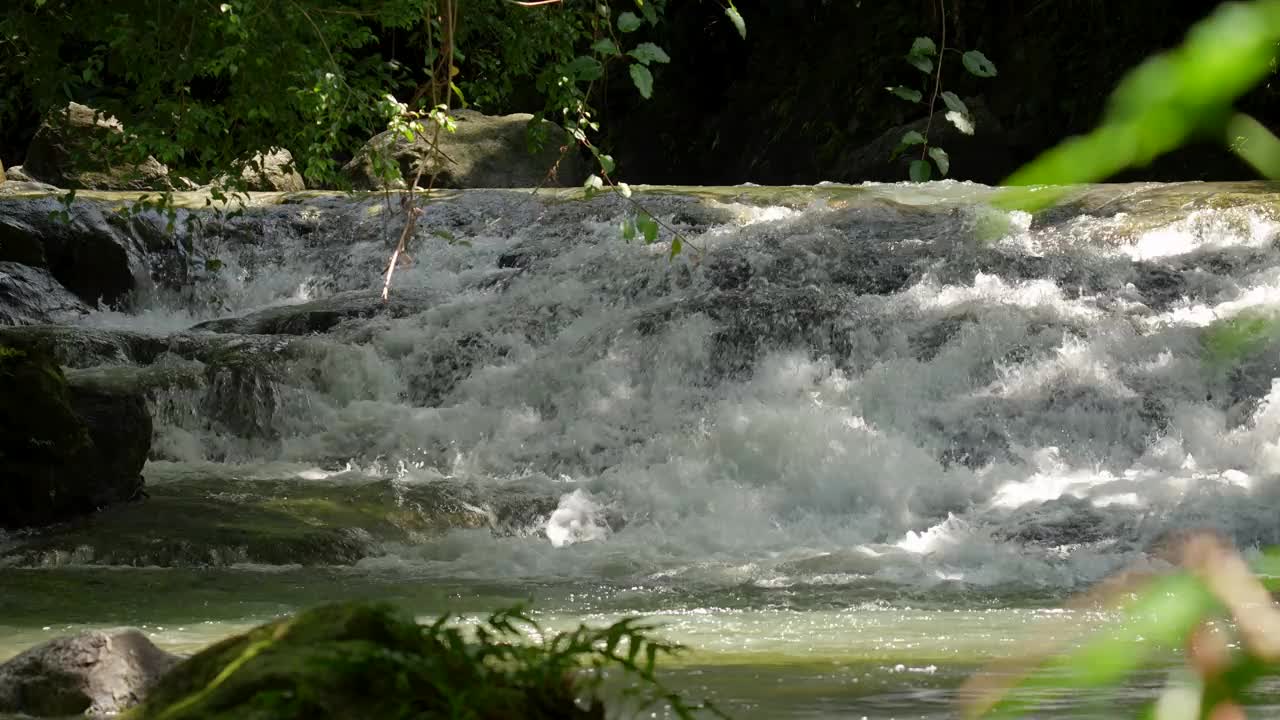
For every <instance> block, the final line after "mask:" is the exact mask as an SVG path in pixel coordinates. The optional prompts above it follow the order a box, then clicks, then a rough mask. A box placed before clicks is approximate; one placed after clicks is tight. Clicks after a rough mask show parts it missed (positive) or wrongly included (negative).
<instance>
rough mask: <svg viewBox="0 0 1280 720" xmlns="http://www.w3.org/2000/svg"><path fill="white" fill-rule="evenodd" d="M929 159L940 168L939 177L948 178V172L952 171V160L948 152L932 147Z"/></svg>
mask: <svg viewBox="0 0 1280 720" xmlns="http://www.w3.org/2000/svg"><path fill="white" fill-rule="evenodd" d="M929 157H931V158H933V164H934V165H937V166H938V175H940V176H942V177H946V176H947V171H948V170H950V169H951V158H950V157H947V151H946V150H943V149H942V148H940V147H931V148H929Z"/></svg>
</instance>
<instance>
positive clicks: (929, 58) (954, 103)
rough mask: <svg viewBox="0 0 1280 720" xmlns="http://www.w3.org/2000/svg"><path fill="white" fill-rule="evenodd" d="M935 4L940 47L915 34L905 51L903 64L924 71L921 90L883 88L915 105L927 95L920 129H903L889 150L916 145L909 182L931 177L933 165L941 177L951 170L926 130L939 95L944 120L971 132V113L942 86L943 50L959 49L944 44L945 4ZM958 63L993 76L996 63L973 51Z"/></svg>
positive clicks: (944, 153) (975, 73) (896, 152)
mask: <svg viewBox="0 0 1280 720" xmlns="http://www.w3.org/2000/svg"><path fill="white" fill-rule="evenodd" d="M939 7H940V8H941V10H942V13H941V17H942V41H941V46H939V44H938V43H935V42H934V41H933V39H932V38H928V37H918V38H916V39H915V40H914V41H913V42H912V43H911V50H910V51H908V52H907V54H906V61H907V64H908V65H911V66H912V67H914V68H915V69H917V70H919V71H920V72H921V73H923V74H924V77H925V80H924V90H923V91H921V90H917V89H915V88H911V87H907V86H906V85H897V86H894V87H888V88H885V89H886V90H888V91H889V92H890V93H892V94H894V95H895V96H897V97H899V98H901V99H903V100H906V101H907V102H911V103H917V104H921V103H923V102H924V98H925V94H926V93H928V95H929V103H928V113H929V114H928V118H929V119H928V121H927V124H926V125H925V130H924V132H923V133H922V132H919V131H917V130H911V131H908V132H906V133H905V134H903V136H902V140H901V141H900V142H899V143H898V147H897V148H896V149H895V150H894V151H893V157H894V158H896V157H898V156H899V155H901V154H902V153H904V152H907V151H908V150H911V149H912V148H914V147H915V146H917V145H918V146H919V147H920V157H919V158H918V159H916V160H912V161H911V165H910V168H909V174H910V177H911V180H912V182H927V181H928V180H929V178H930V177H932V176H933V168H934V167H936V168H937V169H938V174H939V175H940V176H941V177H946V176H947V173H948V172H950V170H951V158H950V156H948V155H947V151H946V150H944V149H942V148H941V147H938V146H937V145H932V144H930V143H929V131H930V130H931V129H932V127H933V108H934V106H935V104H936V103H937V101H938V99H939V98H941V99H942V102H943V104H945V105H946V106H947V112H946V114H945V115H944V117H946V119H947V121H948V122H950V123H951V124H952V125H955V126H956V129H957V130H959V131H960V132H962V133H964V134H965V135H972V134H973V132H974V121H973V114H972V113H970V112H969V108H968V106H966V105H965V103H964V101H963V100H961V99H960V97H959V96H958V95H956V94H955V93H953V92H950V91H945V90H943V89H942V66H943V62H944V60H945V58H946V53H947V51H948V50H952V51H953V52H959V51H957V50H955V49H954V48H948V47H947V13H946V7H945V6H944V5H943V4H942V2H941V0H940V3H939ZM960 64H961V65H962V66H963V67H964V69H965V70H966V71H968V72H969V74H971V75H973V76H975V77H980V78H990V77H995V76H996V66H995V65H994V64H993V63H992V62H991V61H990V60H988V59H987V56H986V55H983V54H982V53H981V52H979V51H977V50H969V51H966V52H964V53H961V55H960ZM930 160H932V161H933V164H932V165H930V163H929V161H930Z"/></svg>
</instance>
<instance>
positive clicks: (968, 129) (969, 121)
mask: <svg viewBox="0 0 1280 720" xmlns="http://www.w3.org/2000/svg"><path fill="white" fill-rule="evenodd" d="M943 117H945V118H946V119H947V120H948V121H949V122H950V123H951V124H952V125H955V126H956V129H957V130H959V131H960V132H962V133H964V134H965V135H972V134H973V130H974V128H973V118H971V117H969V116H968V115H966V114H964V113H958V112H956V111H955V110H949V111H947V114H946V115H944V116H943Z"/></svg>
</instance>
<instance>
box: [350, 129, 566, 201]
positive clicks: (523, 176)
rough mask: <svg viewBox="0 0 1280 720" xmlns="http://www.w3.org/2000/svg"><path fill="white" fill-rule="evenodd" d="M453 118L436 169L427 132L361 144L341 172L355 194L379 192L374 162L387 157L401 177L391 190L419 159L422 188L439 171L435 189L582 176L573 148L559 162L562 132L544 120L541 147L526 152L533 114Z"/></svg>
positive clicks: (553, 182) (557, 182) (556, 183)
mask: <svg viewBox="0 0 1280 720" xmlns="http://www.w3.org/2000/svg"><path fill="white" fill-rule="evenodd" d="M456 117H457V126H458V127H457V131H456V132H454V133H449V132H446V131H444V130H441V131H440V140H439V142H440V150H441V151H442V152H443V153H444V154H445V156H446V157H447V158H448V159H446V160H444V161H443V162H442V163H441V164H440V165H438V166H437V165H436V164H435V163H434V161H433V160H431V157H432V155H433V154H432V153H431V152H430V147H431V143H430V141H431V135H432V134H433V133H432V132H431V130H430V129H428V133H427V135H426V136H425V137H422V136H419V137H417V138H415V139H414V141H413V142H412V143H410V142H409V141H407V140H405V139H404V137H403V136H401V135H399V134H396V133H393V132H390V131H388V132H384V133H380V134H378V135H375V136H374V137H373V139H371V140H370V141H369V142H367V143H365V146H364V147H363V148H361V149H360V151H359V152H357V153H356V156H355V158H354V159H352V161H351V162H349V163H347V165H346V167H344V168H343V171H344V172H345V173H346V174H347V177H348V178H350V180H351V183H352V185H353V186H354V187H355V188H356V189H357V190H380V189H382V187H383V185H382V180H381V179H380V178H379V177H378V173H377V172H376V171H375V169H374V168H375V167H376V165H375V163H376V158H377V157H378V156H379V155H380V154H382V153H386V154H389V155H390V159H391V160H392V161H393V162H394V164H395V165H396V167H398V168H399V170H400V175H401V178H402V179H401V180H400V181H399V182H398V183H392V186H393V187H404V186H405V185H406V184H407V183H408V182H411V181H412V180H413V178H414V176H415V175H416V174H417V166H418V163H419V162H420V161H421V160H422V159H423V158H427V159H428V163H429V164H428V165H427V166H426V168H425V169H424V170H423V174H422V180H421V181H420V182H419V184H420V185H426V184H427V178H428V177H430V175H431V173H432V172H433V171H435V170H438V171H439V176H438V177H437V179H436V187H446V188H503V187H521V188H522V187H535V186H538V185H543V184H545V185H548V186H552V187H571V186H576V185H581V184H582V181H583V180H584V179H585V178H586V176H587V171H586V164H585V163H584V162H583V161H582V159H581V158H580V157H579V156H578V153H577V151H576V148H571V149H570V150H569V152H568V153H567V154H565V155H564V157H563V159H561V152H560V147H561V145H562V144H563V138H564V131H563V130H561V129H560V128H559V127H558V126H556V125H555V124H554V123H552V122H550V121H543V124H542V127H541V131H542V134H543V135H544V138H545V141H544V142H543V145H542V148H541V149H540V150H539V151H538V152H537V153H530V151H529V141H528V127H529V121H530V120H532V119H533V116H532V115H529V114H527V113H520V114H515V115H503V116H490V115H483V114H481V113H478V112H474V111H471V110H459V111H456ZM553 168H554V172H552V169H553ZM548 173H551V175H550V176H549V175H548Z"/></svg>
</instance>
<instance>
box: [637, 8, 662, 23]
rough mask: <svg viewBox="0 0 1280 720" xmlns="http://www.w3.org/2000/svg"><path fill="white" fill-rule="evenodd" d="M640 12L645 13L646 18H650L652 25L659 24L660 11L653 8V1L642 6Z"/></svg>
mask: <svg viewBox="0 0 1280 720" xmlns="http://www.w3.org/2000/svg"><path fill="white" fill-rule="evenodd" d="M640 12H641V13H643V14H644V19H645V20H648V21H649V24H650V25H657V24H658V11H657V10H654V9H653V4H652V3H650V4H648V5H645V6H643V7H641V8H640Z"/></svg>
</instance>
